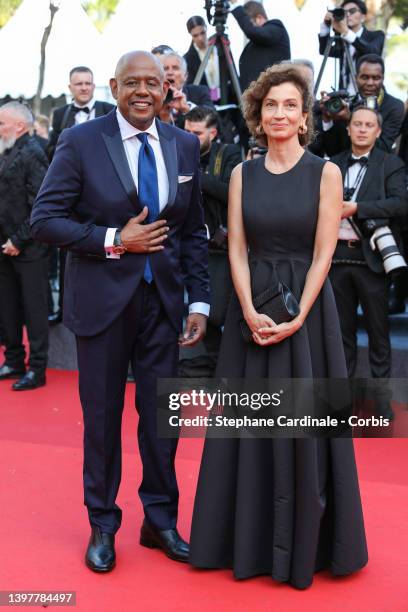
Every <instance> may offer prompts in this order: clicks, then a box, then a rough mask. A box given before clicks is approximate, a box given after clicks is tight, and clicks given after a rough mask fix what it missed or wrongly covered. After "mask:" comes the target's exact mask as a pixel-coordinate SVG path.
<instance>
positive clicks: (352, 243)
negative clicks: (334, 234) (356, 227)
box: [337, 240, 361, 249]
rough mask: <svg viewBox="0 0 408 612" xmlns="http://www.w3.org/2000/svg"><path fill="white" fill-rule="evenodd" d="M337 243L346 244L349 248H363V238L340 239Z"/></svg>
mask: <svg viewBox="0 0 408 612" xmlns="http://www.w3.org/2000/svg"><path fill="white" fill-rule="evenodd" d="M337 244H341V245H343V246H346V247H348V248H349V249H361V240H338V241H337Z"/></svg>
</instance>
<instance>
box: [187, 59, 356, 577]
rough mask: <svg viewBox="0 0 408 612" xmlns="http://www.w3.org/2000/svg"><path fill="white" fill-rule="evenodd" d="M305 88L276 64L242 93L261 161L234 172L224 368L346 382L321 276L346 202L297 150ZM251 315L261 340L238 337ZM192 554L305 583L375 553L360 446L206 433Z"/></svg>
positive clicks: (334, 183)
mask: <svg viewBox="0 0 408 612" xmlns="http://www.w3.org/2000/svg"><path fill="white" fill-rule="evenodd" d="M311 105H312V99H311V95H310V92H309V88H308V84H307V82H306V81H305V79H304V78H303V77H302V75H301V74H300V72H299V71H298V69H297V68H296V67H294V66H288V65H287V64H286V65H280V66H273V67H271V68H269V69H268V70H266V71H265V72H264V73H262V74H261V75H260V77H259V78H258V80H257V81H256V83H253V84H251V86H250V87H249V89H248V90H247V91H246V92H245V94H244V114H245V118H246V121H247V124H248V127H249V129H250V130H251V131H252V133H254V134H256V135H257V136H258V139H259V140H261V142H262V141H263V143H264V144H266V145H267V147H268V152H267V154H266V156H265V157H259V158H257V159H254V160H251V161H247V162H244V163H243V164H240V165H239V166H237V168H236V169H235V170H234V172H233V175H232V178H231V183H230V199H229V222H228V227H229V256H230V263H231V272H232V278H233V282H234V288H235V291H234V294H233V297H232V300H231V303H230V306H229V310H228V315H227V320H226V323H225V329H224V336H223V342H222V346H221V351H220V357H219V362H218V367H217V376H219V377H230V378H245V377H253V378H255V377H258V378H274V377H278V378H279V377H282V378H289V377H294V378H298V377H299V378H346V377H347V372H346V365H345V359H344V353H343V345H342V339H341V334H340V327H339V321H338V316H337V310H336V304H335V301H334V296H333V292H332V288H331V286H330V282H329V280H328V279H327V274H328V271H329V268H330V263H331V257H332V254H333V252H334V248H335V245H336V241H337V234H338V227H339V222H340V212H341V204H342V199H343V196H342V179H341V176H340V173H339V171H338V168H336V167H335V166H334V165H333V164H331V163H330V162H325V161H324V160H322V159H320V158H318V157H315V156H314V155H312V154H311V153H309V152H308V151H306V150H304V148H303V146H304V145H306V144H307V142H308V134H310V133H311V132H312V130H313V126H312V112H311ZM277 280H281V281H283V282H284V283H286V285H288V287H290V288H291V290H292V291H293V293H294V294H295V295H296V297H297V298H298V299H299V300H300V314H299V316H297V317H296V318H295V319H294V320H293V321H291V322H290V323H283V324H280V325H275V324H274V322H273V321H272V320H271V319H269V318H268V317H267V316H266V315H260V314H258V313H257V312H256V311H255V309H254V308H253V306H252V299H251V298H252V297H253V296H254V295H258V294H259V293H261V292H262V291H263V290H265V289H266V288H268V287H269V286H271V285H272V284H274V283H276V281H277ZM242 316H244V317H245V319H246V321H247V323H248V325H249V327H250V329H251V330H252V332H253V342H252V343H246V342H244V340H243V338H242V335H241V332H240V327H239V320H240V318H241V317H242ZM190 563H191V564H192V565H193V566H195V567H201V568H227V567H230V568H233V572H234V576H235V577H236V578H248V577H250V576H254V575H258V574H268V575H270V576H271V577H272V578H273V579H275V580H278V581H280V582H289V583H290V584H291V585H293V586H295V587H297V588H306V587H308V586H310V585H311V583H312V581H313V574H314V572H316V571H318V570H321V569H329V570H330V571H331V572H332V573H333V574H335V575H345V574H349V573H351V572H354V571H356V570H359V569H360V568H362V567H363V566H364V565H365V564H366V563H367V546H366V539H365V531H364V522H363V514H362V508H361V501H360V493H359V486H358V478H357V472H356V465H355V458H354V448H353V442H352V440H351V439H349V438H332V439H322V438H317V439H277V438H276V439H267V438H264V439H259V438H258V439H207V440H206V443H205V447H204V453H203V458H202V463H201V469H200V476H199V482H198V488H197V494H196V500H195V507H194V514H193V523H192V532H191V545H190Z"/></svg>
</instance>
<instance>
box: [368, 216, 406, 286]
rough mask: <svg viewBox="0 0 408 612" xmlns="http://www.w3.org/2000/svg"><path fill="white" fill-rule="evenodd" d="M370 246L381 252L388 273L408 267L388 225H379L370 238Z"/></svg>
mask: <svg viewBox="0 0 408 612" xmlns="http://www.w3.org/2000/svg"><path fill="white" fill-rule="evenodd" d="M370 247H371V248H372V249H373V251H375V250H376V249H377V250H378V252H379V253H380V255H381V257H382V260H383V265H384V270H385V272H386V273H387V274H390V273H391V272H395V271H396V270H401V269H403V268H407V267H408V266H407V262H406V261H405V259H404V258H403V256H402V255H401V253H400V251H399V248H398V246H397V243H396V242H395V238H394V236H393V234H392V231H391V230H390V228H389V227H388V225H384V226H383V227H379V228H377V229H376V230H375V231H374V232H373V234H372V236H371V238H370Z"/></svg>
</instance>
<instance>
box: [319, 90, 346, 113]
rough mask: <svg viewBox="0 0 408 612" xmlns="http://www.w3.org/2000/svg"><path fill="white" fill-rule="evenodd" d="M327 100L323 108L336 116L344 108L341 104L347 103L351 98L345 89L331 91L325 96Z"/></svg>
mask: <svg viewBox="0 0 408 612" xmlns="http://www.w3.org/2000/svg"><path fill="white" fill-rule="evenodd" d="M327 95H328V99H327V100H325V101H324V102H323V106H324V107H325V109H326V110H327V112H328V113H330V114H331V115H336V114H337V113H339V112H340V111H341V110H343V108H344V103H343V102H349V101H350V100H351V99H352V97H351V96H350V95H349V93H348V91H346V90H345V89H339V90H338V91H331V92H330V93H328V94H327Z"/></svg>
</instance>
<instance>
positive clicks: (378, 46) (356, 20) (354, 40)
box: [319, 0, 385, 95]
mask: <svg viewBox="0 0 408 612" xmlns="http://www.w3.org/2000/svg"><path fill="white" fill-rule="evenodd" d="M366 15H367V7H366V5H365V2H363V1H362V0H352V1H351V2H350V0H345V2H342V4H341V5H340V7H339V8H337V9H334V10H333V11H328V12H327V13H326V15H325V16H324V20H323V23H322V25H321V26H320V34H319V51H320V54H321V55H323V54H324V52H325V49H326V46H327V41H328V40H329V36H330V28H333V31H334V34H335V35H337V36H338V37H340V39H339V40H336V41H334V42H333V44H332V46H331V48H330V54H329V55H330V57H339V58H340V81H339V85H338V86H339V89H346V90H347V91H348V93H349V94H350V95H354V94H356V93H357V92H356V91H355V90H354V86H353V83H352V81H351V79H350V70H349V66H348V65H347V61H346V57H345V51H344V47H345V45H346V44H348V45H349V50H350V55H351V58H352V59H353V61H354V64H355V65H356V64H357V61H358V60H359V58H360V57H362V56H363V55H367V53H375V54H376V55H381V54H382V51H383V47H384V39H385V35H384V32H382V31H381V30H377V31H375V32H372V31H370V30H367V29H366V28H365V27H364V22H365V18H366ZM343 41H344V42H343Z"/></svg>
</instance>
